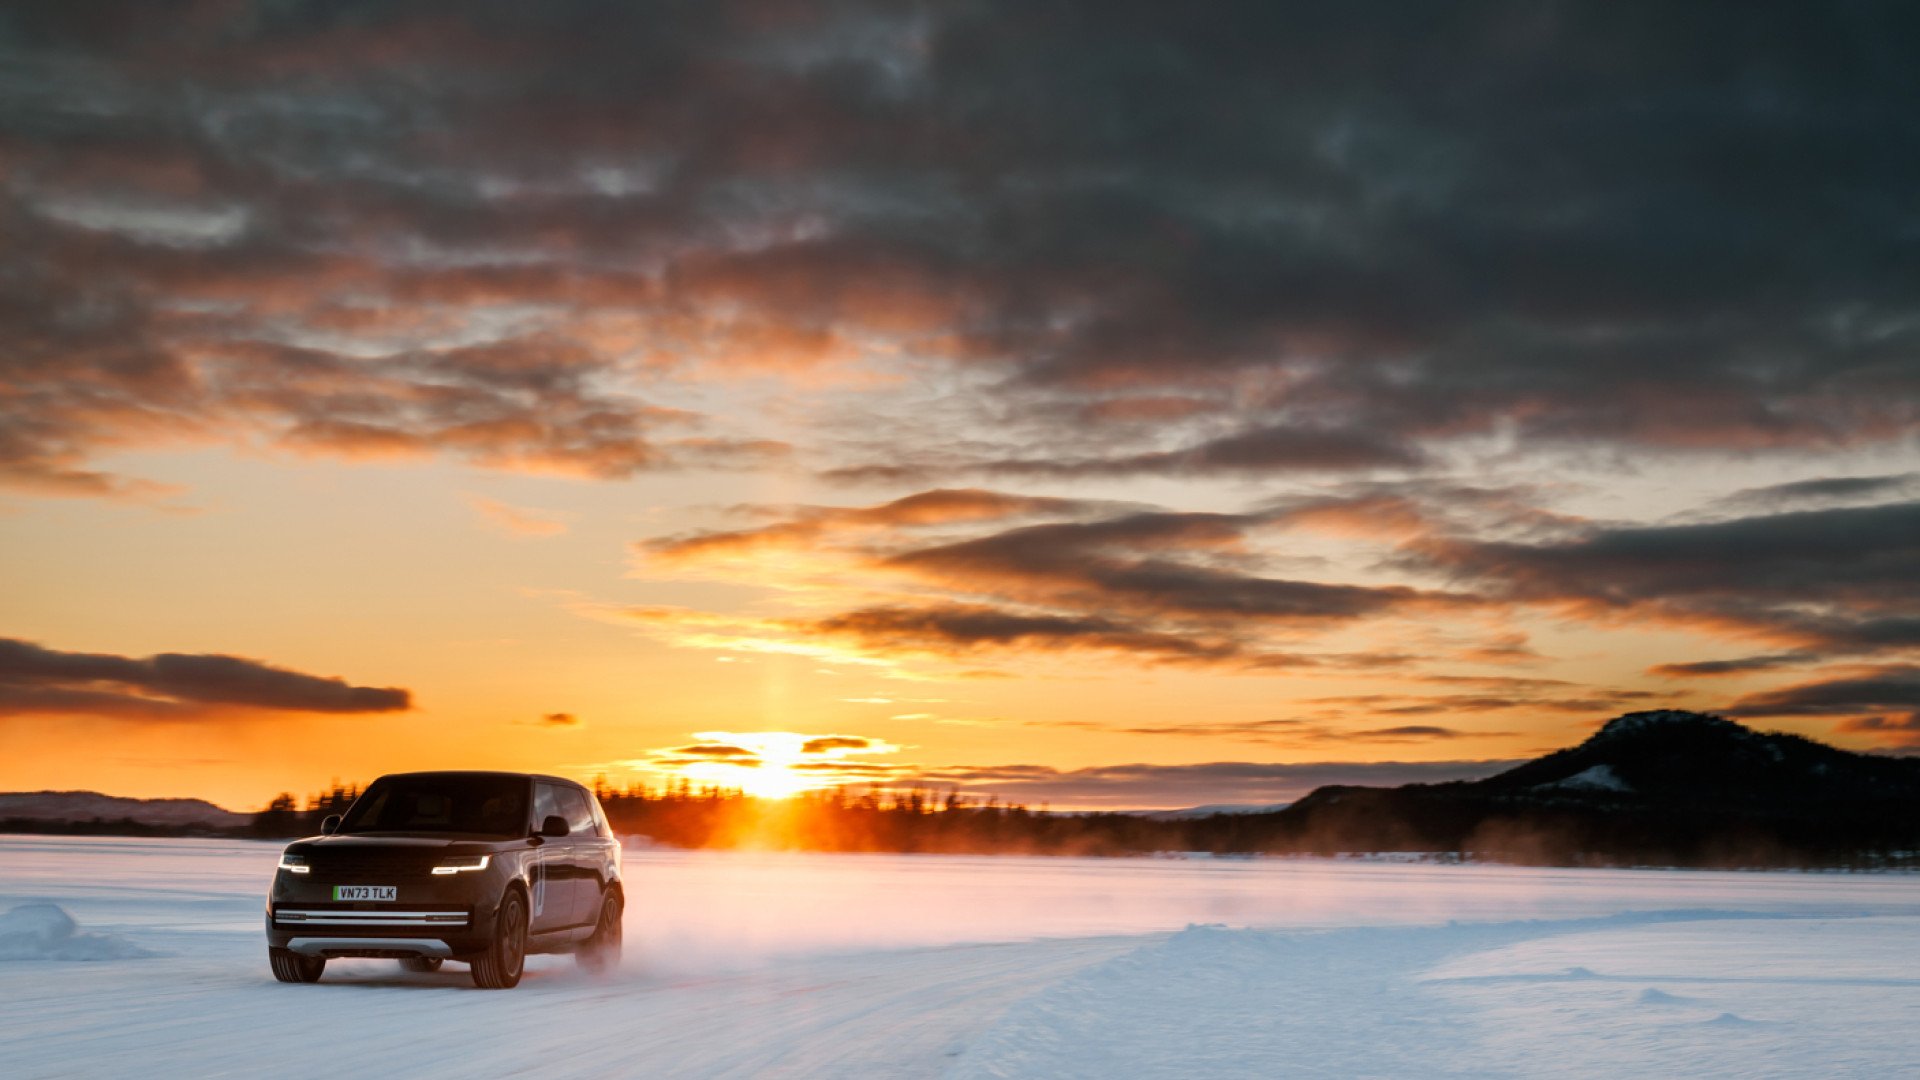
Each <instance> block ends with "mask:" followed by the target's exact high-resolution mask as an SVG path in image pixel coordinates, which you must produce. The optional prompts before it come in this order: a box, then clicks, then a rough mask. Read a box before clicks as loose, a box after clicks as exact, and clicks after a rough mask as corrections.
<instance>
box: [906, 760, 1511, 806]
mask: <svg viewBox="0 0 1920 1080" xmlns="http://www.w3.org/2000/svg"><path fill="white" fill-rule="evenodd" d="M1516 764H1518V762H1515V761H1420V762H1400V761H1379V762H1339V761H1331V762H1314V763H1310V764H1263V763H1256V762H1211V763H1207V764H1201V765H1145V764H1138V765H1103V766H1096V767H1094V768H1086V769H1067V770H1062V769H1054V768H1049V767H1047V766H1044V765H997V766H979V767H965V766H963V767H956V768H950V769H937V770H929V771H926V772H924V773H922V774H919V775H918V776H916V777H915V779H916V780H920V781H925V782H930V783H936V784H950V785H954V786H956V787H958V788H959V790H961V791H962V792H965V793H969V794H993V795H998V796H1000V797H1001V798H1002V799H1006V800H1010V801H1015V802H1021V803H1026V804H1029V805H1035V804H1040V803H1051V804H1053V805H1056V806H1071V807H1086V808H1097V809H1107V810H1130V809H1169V808H1177V807H1185V806H1197V805H1208V804H1217V803H1244V804H1255V805H1258V804H1269V803H1284V802H1292V801H1294V800H1295V799H1298V798H1300V797H1301V796H1303V795H1305V794H1307V793H1308V792H1309V791H1312V790H1313V789H1314V788H1317V787H1322V786H1325V785H1327V784H1353V785H1361V786H1367V787H1392V786H1395V785H1398V784H1422V783H1438V782H1441V781H1446V780H1474V779H1479V778H1480V777H1483V776H1491V775H1493V774H1494V773H1497V772H1501V771H1503V770H1505V769H1510V768H1512V767H1513V766H1514V765H1516Z"/></svg>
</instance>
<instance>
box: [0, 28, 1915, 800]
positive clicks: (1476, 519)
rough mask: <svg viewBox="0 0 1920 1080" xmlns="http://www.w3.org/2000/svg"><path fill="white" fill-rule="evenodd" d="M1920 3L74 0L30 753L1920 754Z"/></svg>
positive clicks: (1312, 777) (431, 764)
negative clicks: (1665, 730) (1744, 731)
mask: <svg viewBox="0 0 1920 1080" xmlns="http://www.w3.org/2000/svg"><path fill="white" fill-rule="evenodd" d="M1914 19H1915V13H1914V10H1913V9H1912V8H1911V7H1908V6H1903V5H1879V4H1860V3H1835V4H1824V5H1812V4H1787V5H1772V4H1766V3H1747V4H1738V5H1712V4H1671V3H1652V4H1638V3H1605V4H1593V5H1579V4H1547V3H1535V2H1526V3H1514V4H1448V5H1425V4H1369V3H1341V4H1324V5H1290V4H1281V3H1272V2H1269V0H1259V2H1249V3H1228V2H1220V3H1209V4H1204V5H1179V4H1167V3H1163V2H1140V3H1135V2H1129V0H1100V2H1085V3H1049V2H1035V0H1009V2H1006V3H991V2H981V3H971V2H956V3H943V4H914V3H904V2H874V3H837V4H834V3H818V4H816V3H801V2H732V0H696V2H687V3H638V2H636V3H605V4H602V3H559V2H553V0H542V2H539V3H521V2H498V3H473V2H466V0H463V2H460V3H440V4H434V3H419V4H406V5H400V4H388V3H348V2H328V3H312V4H306V3H253V4H249V3H243V2H216V0H210V2H205V3H195V4H167V3H149V2H136V3H126V4H107V3H100V4H92V3H89V4H66V3H48V4H13V5H7V6H6V7H5V8H4V9H0V237H4V246H3V247H0V789H4V790H38V789H43V788H52V789H76V788H81V789H93V790H100V791H105V792H109V793H113V794H121V795H138V796H162V795H170V796H171V795H191V796H201V797H207V798H211V799H213V800H214V801H216V802H220V803H222V804H223V805H227V806H230V807H234V808H239V809H252V808H256V807H258V806H260V805H262V804H263V803H264V802H265V801H266V800H267V799H269V798H270V797H272V796H273V795H274V794H275V793H277V792H279V791H282V790H292V791H295V792H299V793H308V792H312V791H314V790H317V789H319V788H321V787H322V786H324V785H326V784H328V783H329V782H330V781H333V780H336V779H337V780H340V781H347V782H351V781H365V780H369V779H371V778H372V777H374V776H376V775H378V774H380V773H382V772H388V771H394V770H401V769H419V768H437V767H486V768H514V769H533V770H541V771H551V772H557V773H561V774H565V775H569V776H575V777H578V778H581V779H583V780H590V779H592V778H593V777H595V776H596V775H605V776H607V777H608V778H609V779H610V780H612V781H613V782H615V783H616V784H625V783H628V782H634V781H644V782H648V783H659V782H661V781H663V780H668V779H672V778H675V777H679V776H688V777H690V778H692V779H693V780H694V781H695V782H696V783H723V784H726V785H729V786H743V787H745V788H747V789H748V790H749V791H753V792H758V793H763V794H769V795H780V794H787V793H790V792H792V791H795V790H799V789H802V788H804V787H808V786H815V785H823V784H835V783H849V782H852V783H866V782H915V781H920V782H928V783H933V784H937V785H940V786H942V787H947V786H958V787H959V788H961V789H962V790H965V791H971V792H976V793H980V794H987V793H992V794H997V795H999V796H1001V797H1003V798H1010V799H1014V800H1017V801H1021V802H1026V803H1031V804H1035V805H1038V804H1042V803H1046V804H1049V805H1052V806H1054V807H1056V808H1061V807H1173V806H1189V805H1196V804H1208V803H1266V802H1279V801H1285V800H1287V799H1290V798H1293V797H1296V796H1297V795H1299V794H1301V793H1303V792H1304V791H1305V790H1307V789H1310V788H1311V787H1313V786H1316V785H1318V784H1321V783H1326V782H1365V783H1399V782H1404V781H1408V780H1430V779H1442V778H1452V777H1464V776H1476V775H1483V774H1485V773H1487V772H1490V771H1493V770H1494V769H1497V768H1499V767H1500V765H1501V763H1503V762H1506V761H1509V760H1511V759H1515V758H1520V757H1527V756H1532V755H1535V754H1537V753H1540V752H1542V751H1544V750H1547V749H1551V748H1556V747H1559V746H1563V745H1567V744H1569V743H1572V742H1576V741H1578V740H1580V739H1581V738H1584V737H1585V736H1586V735H1587V734H1588V733H1590V732H1591V730H1592V729H1593V727H1594V726H1595V725H1596V724H1598V723H1600V722H1602V721H1604V720H1605V719H1607V718H1609V717H1611V716H1614V715H1617V714H1619V713H1621V712H1625V711H1630V710H1634V709H1643V708H1656V707H1682V708H1698V709H1703V710H1710V711H1718V712H1722V713H1724V714H1726V715H1729V716H1733V717H1736V718H1739V719H1741V720H1743V721H1744V722H1748V723H1752V724H1756V725H1759V726H1762V727H1767V728H1775V729H1783V730H1789V731H1797V732H1802V733H1805V734H1809V735H1812V736H1815V737H1818V738H1821V739H1824V740H1828V741H1831V742H1834V743H1836V744H1838V745H1841V746H1846V747H1851V748H1856V749H1868V748H1877V749H1883V750H1888V751H1900V750H1906V751H1920V202H1917V201H1916V199H1917V198H1920V195H1917V194H1916V193H1920V129H1917V127H1916V125H1920V65H1916V64H1915V63H1914V62H1913V57H1912V55H1911V53H1910V51H1909V50H1908V49H1907V48H1906V45H1905V43H1910V42H1912V41H1913V40H1915V38H1914V33H1915V32H1916V30H1920V27H1916V26H1914V25H1911V23H1912V22H1913V21H1914ZM1903 23H1904V24H1906V25H1903Z"/></svg>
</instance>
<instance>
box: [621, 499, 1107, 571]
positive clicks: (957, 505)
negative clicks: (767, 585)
mask: <svg viewBox="0 0 1920 1080" xmlns="http://www.w3.org/2000/svg"><path fill="white" fill-rule="evenodd" d="M1102 505H1103V504H1100V503H1096V502H1088V501H1084V500H1078V499H1058V498H1044V497H1038V496H1029V495H1013V494H1009V493H1006V492H1001V491H988V490H984V489H981V488H946V489H938V490H933V491H922V492H919V493H917V494H913V495H907V496H904V497H902V498H899V499H894V500H893V501H891V502H886V503H881V504H879V505H876V506H858V507H851V506H799V507H765V506H743V507H736V508H734V509H735V510H736V512H739V513H748V514H755V515H761V516H776V517H778V518H781V519H783V520H778V521H775V522H774V523H773V524H770V525H764V526H760V527H757V528H751V529H734V530H725V531H709V532H699V533H692V534H688V535H683V536H670V537H663V538H661V539H657V540H649V541H647V542H645V543H642V544H637V545H635V551H636V553H638V554H640V555H641V556H643V557H646V558H654V559H664V560H669V561H671V560H676V559H687V558H698V557H705V556H711V555H715V554H725V553H733V552H752V551H755V550H759V549H765V548H780V547H787V548H792V547H805V546H809V545H811V544H813V543H815V542H816V541H820V540H823V539H831V538H833V537H834V536H835V535H836V534H839V533H845V532H849V531H856V530H860V529H867V528H874V529H911V528H921V527H934V526H943V525H956V524H969V523H978V522H992V521H1004V520H1007V519H1013V518H1025V517H1038V516H1043V515H1056V516H1057V515H1062V514H1076V513H1081V512H1085V511H1088V510H1094V509H1098V508H1100V507H1101V506H1102Z"/></svg>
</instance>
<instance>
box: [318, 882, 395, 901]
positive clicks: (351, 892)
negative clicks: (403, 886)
mask: <svg viewBox="0 0 1920 1080" xmlns="http://www.w3.org/2000/svg"><path fill="white" fill-rule="evenodd" d="M398 891H399V887H398V886H395V885H335V886H334V887H333V898H334V899H335V900H393V899H396V897H395V895H394V894H395V893H396V892H398Z"/></svg>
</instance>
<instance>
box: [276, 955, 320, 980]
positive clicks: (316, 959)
mask: <svg viewBox="0 0 1920 1080" xmlns="http://www.w3.org/2000/svg"><path fill="white" fill-rule="evenodd" d="M267 963H268V964H269V965H271V966H272V967H273V977H274V978H276V979H279V980H280V981H281V982H287V983H311V982H319V981H320V973H321V972H323V971H325V970H327V958H326V957H324V956H301V955H300V954H299V953H297V952H294V951H293V950H292V949H268V950H267Z"/></svg>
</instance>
